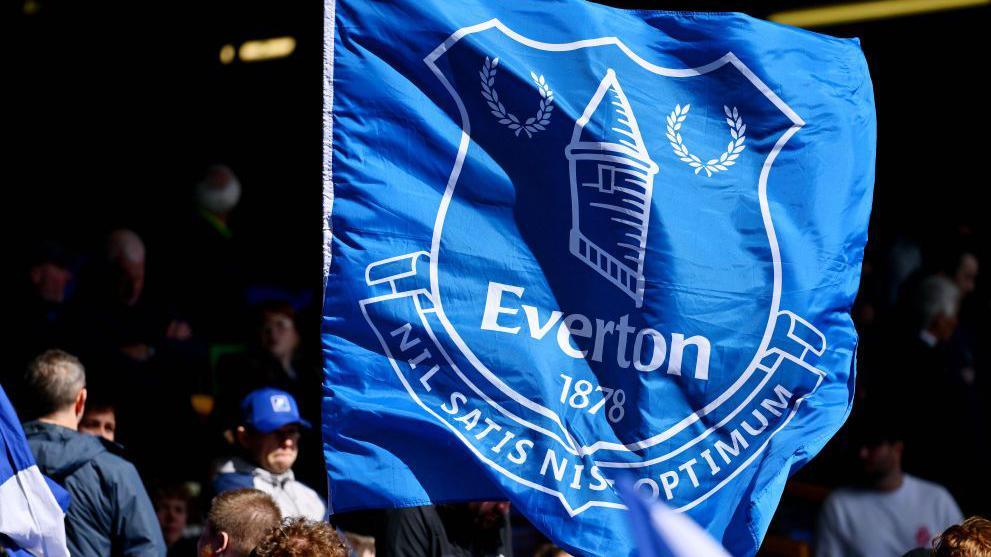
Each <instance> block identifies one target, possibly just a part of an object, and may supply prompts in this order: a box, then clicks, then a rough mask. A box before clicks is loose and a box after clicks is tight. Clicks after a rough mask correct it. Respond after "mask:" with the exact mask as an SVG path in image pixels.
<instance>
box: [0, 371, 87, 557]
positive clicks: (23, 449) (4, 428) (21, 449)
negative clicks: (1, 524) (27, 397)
mask: <svg viewBox="0 0 991 557" xmlns="http://www.w3.org/2000/svg"><path fill="white" fill-rule="evenodd" d="M34 464H35V463H34V457H33V456H32V455H31V448H30V447H29V446H28V442H27V438H25V436H24V430H23V429H22V428H21V422H20V420H19V419H18V418H17V412H16V411H15V410H14V406H13V405H12V404H11V403H10V399H9V398H7V392H6V391H5V390H4V389H3V386H2V385H0V485H3V484H4V483H6V482H8V481H14V482H18V481H24V479H23V478H22V479H20V480H18V479H17V478H16V477H15V476H16V475H17V474H18V473H19V472H21V471H22V470H26V469H28V468H30V467H32V466H34ZM44 480H45V483H46V484H47V485H48V488H49V489H50V490H51V492H52V495H53V496H54V497H55V501H56V503H58V505H59V507H60V508H61V509H62V512H63V513H64V512H65V511H66V510H67V509H68V508H69V503H70V497H69V492H67V491H66V490H65V489H64V488H62V486H60V485H58V484H57V483H55V482H54V481H53V480H52V479H51V478H49V477H47V476H44ZM29 493H30V492H25V493H24V497H30V495H29ZM9 503H10V504H11V506H12V505H13V502H12V501H11V502H9ZM29 505H31V506H32V507H34V508H36V509H42V508H45V507H47V506H49V505H50V502H49V501H37V500H35V501H29ZM41 534H42V535H45V534H48V532H41ZM0 547H4V548H6V549H7V550H8V553H10V554H11V555H30V553H28V552H27V551H25V550H23V549H21V548H20V547H18V546H17V544H16V543H15V542H14V541H13V540H11V539H10V538H9V537H7V536H6V535H5V534H4V533H3V532H0Z"/></svg>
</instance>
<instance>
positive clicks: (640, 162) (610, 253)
mask: <svg viewBox="0 0 991 557" xmlns="http://www.w3.org/2000/svg"><path fill="white" fill-rule="evenodd" d="M565 155H566V156H567V157H568V163H569V167H570V172H571V237H570V241H569V249H570V251H571V253H572V254H573V255H574V256H575V257H577V258H578V259H581V260H582V261H584V262H585V264H587V265H588V266H590V267H592V268H593V269H595V270H596V271H597V272H598V273H599V274H600V275H602V276H603V277H605V278H606V279H607V280H609V282H611V283H613V284H614V285H616V286H617V287H618V288H619V289H620V290H622V291H623V292H625V293H626V294H628V295H629V296H630V297H631V298H633V300H634V301H635V302H636V306H637V307H641V306H642V305H643V294H644V275H643V267H644V252H645V249H646V245H647V228H648V225H649V220H650V201H651V193H652V190H653V186H654V175H655V174H657V170H658V167H657V163H655V162H654V161H652V160H651V159H650V155H649V154H648V153H647V148H646V147H645V146H644V142H643V136H642V135H641V134H640V128H639V126H638V125H637V120H636V117H634V115H633V108H632V107H631V106H630V102H629V100H627V98H626V94H625V93H623V89H622V87H620V85H619V81H618V80H617V79H616V73H615V72H614V71H613V70H611V69H610V70H608V71H607V72H606V76H605V77H604V78H603V79H602V82H601V83H599V87H598V89H597V90H596V91H595V94H594V95H593V96H592V99H591V100H590V101H589V102H588V105H587V106H586V107H585V111H584V113H582V116H581V118H579V119H578V121H577V122H575V130H574V132H573V133H572V136H571V143H570V144H568V146H567V147H566V148H565Z"/></svg>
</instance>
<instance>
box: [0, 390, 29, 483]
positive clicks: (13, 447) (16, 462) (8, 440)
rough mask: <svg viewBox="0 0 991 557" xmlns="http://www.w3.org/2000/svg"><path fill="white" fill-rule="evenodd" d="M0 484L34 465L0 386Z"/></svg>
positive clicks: (19, 424)
mask: <svg viewBox="0 0 991 557" xmlns="http://www.w3.org/2000/svg"><path fill="white" fill-rule="evenodd" d="M0 451H2V452H0V484H3V483H4V482H6V481H7V480H9V479H10V478H12V477H13V476H14V475H15V474H17V473H18V472H20V471H21V470H25V469H27V468H30V467H32V466H34V457H32V456H31V449H30V448H29V447H28V443H27V440H26V439H25V438H24V430H23V429H21V422H20V420H18V419H17V412H16V411H15V410H14V407H13V405H12V404H11V403H10V399H9V398H7V393H6V391H4V390H3V387H2V386H0Z"/></svg>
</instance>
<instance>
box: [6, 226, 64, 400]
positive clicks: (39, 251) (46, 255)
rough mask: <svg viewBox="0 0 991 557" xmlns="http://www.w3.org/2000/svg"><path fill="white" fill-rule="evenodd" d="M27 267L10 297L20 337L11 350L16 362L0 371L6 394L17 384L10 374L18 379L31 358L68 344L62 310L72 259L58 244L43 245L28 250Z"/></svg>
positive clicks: (13, 318)
mask: <svg viewBox="0 0 991 557" xmlns="http://www.w3.org/2000/svg"><path fill="white" fill-rule="evenodd" d="M26 263H27V265H26V270H27V272H26V274H25V275H24V278H23V282H22V283H21V284H19V285H18V286H19V291H18V292H17V293H16V295H15V296H14V297H13V308H12V312H11V313H12V315H11V316H10V317H11V323H16V324H17V328H18V335H19V336H18V339H19V340H18V342H16V343H14V345H13V346H12V348H13V350H14V357H15V359H14V361H13V362H12V365H10V366H5V367H4V370H2V371H0V381H2V382H3V383H4V384H5V385H7V386H8V390H12V389H14V388H16V381H18V380H20V377H14V376H13V375H11V374H12V373H16V374H17V375H20V374H21V373H23V369H24V366H26V365H27V364H28V362H30V361H31V359H32V358H34V357H35V356H37V355H38V354H40V353H41V352H43V351H45V350H47V349H49V348H56V347H59V346H66V345H67V344H68V343H69V341H70V336H69V329H68V327H67V325H66V316H65V313H66V312H65V309H66V306H67V304H66V302H67V301H68V298H69V284H70V282H71V281H72V277H73V272H72V268H73V266H74V265H73V260H72V256H70V255H69V253H68V252H67V251H66V250H65V249H64V248H63V247H62V246H61V245H60V244H58V243H55V242H42V243H40V244H38V245H36V246H34V247H33V248H32V249H31V250H30V252H29V253H28V257H27V262H26Z"/></svg>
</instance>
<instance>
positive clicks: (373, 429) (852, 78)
mask: <svg viewBox="0 0 991 557" xmlns="http://www.w3.org/2000/svg"><path fill="white" fill-rule="evenodd" d="M326 15H327V25H326V75H325V77H326V84H325V95H326V103H325V130H324V134H325V142H324V146H325V161H324V162H325V168H324V172H325V198H326V203H325V207H326V213H327V221H326V225H327V234H326V245H325V252H326V257H325V262H326V264H327V269H326V296H325V303H324V315H323V344H324V356H325V369H326V379H325V385H324V393H325V398H324V423H323V433H324V450H325V456H326V461H327V469H328V474H329V479H330V503H331V507H332V508H333V509H334V511H335V512H343V511H348V510H355V509H362V508H377V507H379V508H380V507H403V506H414V505H427V504H435V503H444V502H456V501H468V500H491V499H508V500H510V501H511V502H512V503H513V505H514V509H515V512H521V513H523V514H524V515H526V516H527V517H528V519H529V520H531V521H532V522H533V523H534V524H535V525H536V526H537V527H538V528H540V529H541V530H542V531H543V532H544V533H545V534H547V535H548V536H549V537H551V538H552V539H554V540H555V541H556V542H557V543H558V544H559V545H561V546H563V547H565V548H567V549H568V550H569V551H570V552H572V553H575V554H582V555H630V554H635V549H634V548H632V547H630V544H631V542H630V540H629V539H628V536H626V532H627V528H626V525H625V514H626V512H627V511H626V509H625V507H624V505H623V503H622V500H621V499H620V497H619V496H618V495H617V492H616V489H615V487H614V481H615V478H617V477H618V476H619V475H628V476H630V477H632V478H633V479H634V482H635V486H636V488H637V489H638V490H640V491H641V492H642V493H644V494H646V495H647V496H649V497H653V498H657V499H658V500H661V501H663V502H664V503H665V504H666V505H668V506H669V507H671V508H673V509H675V510H677V511H679V512H685V513H688V514H689V515H690V516H691V517H692V518H693V519H694V520H695V521H697V522H698V523H699V524H701V525H702V526H703V527H705V528H706V529H707V530H708V531H709V532H710V533H711V534H712V535H713V536H714V537H715V538H716V539H718V540H720V541H721V542H722V543H723V545H724V546H726V547H727V549H728V550H729V551H730V552H731V553H732V554H734V555H749V554H753V553H755V552H756V549H757V548H758V547H759V544H760V541H761V539H762V537H763V535H764V532H765V531H766V529H767V525H768V522H769V520H770V518H771V516H772V514H773V512H774V508H775V506H776V505H777V502H778V500H779V498H780V495H781V492H782V489H783V487H784V482H785V480H786V479H787V477H788V474H789V473H790V472H792V471H793V470H795V469H797V467H799V466H800V465H801V464H803V463H804V462H806V461H807V460H808V459H810V458H811V457H812V456H813V455H815V454H816V452H818V450H819V449H820V448H821V447H822V446H823V444H825V442H826V441H827V440H828V439H829V438H830V437H831V436H832V435H833V434H834V433H835V431H836V430H837V429H838V428H839V426H840V425H841V424H842V422H843V420H844V419H845V417H846V416H847V414H848V412H849V409H850V404H851V401H852V393H853V383H854V373H853V368H854V359H855V358H854V354H855V350H856V342H857V336H856V332H855V330H854V328H853V326H852V322H851V320H850V316H849V308H850V306H851V304H852V302H853V299H854V297H855V295H856V291H857V285H858V282H859V275H860V264H861V260H862V254H863V248H864V244H865V242H866V229H867V222H868V218H869V214H870V203H871V195H872V187H873V168H874V144H875V119H874V108H873V97H872V92H871V83H870V78H869V76H868V74H867V69H866V64H865V62H864V59H863V55H862V54H861V52H860V49H859V46H858V44H857V42H856V41H855V40H844V39H835V38H830V37H825V36H822V35H817V34H814V33H808V32H805V31H800V30H796V29H793V28H788V27H784V26H779V25H773V24H769V23H766V22H762V21H759V20H755V19H752V18H749V17H747V16H744V15H741V14H700V13H670V12H643V11H635V12H634V11H622V10H616V9H613V8H607V7H604V6H599V5H595V4H591V3H587V2H583V1H578V0H564V1H554V2H550V1H548V2H542V1H534V2H526V3H506V2H492V1H477V0H476V1H466V2H463V3H459V4H458V6H457V8H456V9H454V8H453V7H452V6H451V5H449V4H446V3H442V2H433V1H429V0H427V1H416V2H413V1H408V2H407V1H398V2H391V3H389V4H387V5H382V4H376V3H364V2H350V1H344V2H336V3H335V2H330V3H327V4H326Z"/></svg>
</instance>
